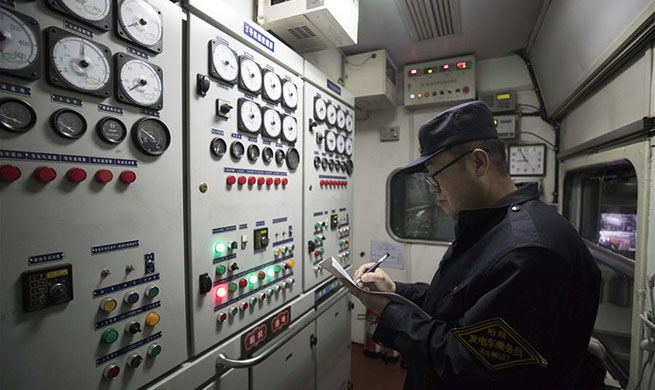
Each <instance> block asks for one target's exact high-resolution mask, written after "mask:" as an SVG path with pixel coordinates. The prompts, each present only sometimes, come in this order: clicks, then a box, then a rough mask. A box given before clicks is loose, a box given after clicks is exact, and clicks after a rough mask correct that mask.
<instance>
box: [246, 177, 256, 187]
mask: <svg viewBox="0 0 655 390" xmlns="http://www.w3.org/2000/svg"><path fill="white" fill-rule="evenodd" d="M255 183H257V178H255V177H254V176H250V177H249V178H248V184H250V185H251V186H252V185H255Z"/></svg>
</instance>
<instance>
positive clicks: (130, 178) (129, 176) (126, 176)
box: [118, 170, 136, 184]
mask: <svg viewBox="0 0 655 390" xmlns="http://www.w3.org/2000/svg"><path fill="white" fill-rule="evenodd" d="M118 179H119V180H120V181H122V182H123V183H125V184H130V183H134V181H135V180H136V173H134V171H130V170H125V171H123V172H121V174H120V176H118Z"/></svg>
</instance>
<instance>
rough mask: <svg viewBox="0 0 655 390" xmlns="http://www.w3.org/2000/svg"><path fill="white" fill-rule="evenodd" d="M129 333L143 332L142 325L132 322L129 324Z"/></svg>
mask: <svg viewBox="0 0 655 390" xmlns="http://www.w3.org/2000/svg"><path fill="white" fill-rule="evenodd" d="M127 332H128V333H129V334H137V333H139V332H141V324H140V323H138V322H136V321H132V322H130V323H129V324H127Z"/></svg>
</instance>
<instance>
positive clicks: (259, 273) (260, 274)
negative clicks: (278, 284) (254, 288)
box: [257, 271, 266, 280]
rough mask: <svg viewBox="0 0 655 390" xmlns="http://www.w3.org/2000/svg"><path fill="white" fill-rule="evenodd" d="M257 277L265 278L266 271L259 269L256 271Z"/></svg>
mask: <svg viewBox="0 0 655 390" xmlns="http://www.w3.org/2000/svg"><path fill="white" fill-rule="evenodd" d="M257 277H258V278H259V280H264V279H265V278H266V273H264V271H259V272H258V273H257Z"/></svg>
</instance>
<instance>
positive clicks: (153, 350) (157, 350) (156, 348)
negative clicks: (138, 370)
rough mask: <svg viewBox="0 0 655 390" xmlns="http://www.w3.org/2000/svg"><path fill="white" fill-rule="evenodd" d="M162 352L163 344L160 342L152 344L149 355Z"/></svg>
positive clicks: (152, 355)
mask: <svg viewBox="0 0 655 390" xmlns="http://www.w3.org/2000/svg"><path fill="white" fill-rule="evenodd" d="M160 353H161V346H160V345H159V344H152V345H151V346H149V347H148V356H150V357H156V356H157V355H159V354H160Z"/></svg>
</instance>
